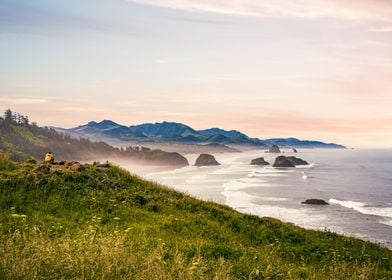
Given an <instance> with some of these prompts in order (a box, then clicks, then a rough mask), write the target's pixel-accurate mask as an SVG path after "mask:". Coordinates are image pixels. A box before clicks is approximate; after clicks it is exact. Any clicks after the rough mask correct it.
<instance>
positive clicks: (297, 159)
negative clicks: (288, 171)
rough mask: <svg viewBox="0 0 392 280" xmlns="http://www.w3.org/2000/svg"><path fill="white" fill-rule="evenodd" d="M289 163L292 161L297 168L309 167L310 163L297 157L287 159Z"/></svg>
mask: <svg viewBox="0 0 392 280" xmlns="http://www.w3.org/2000/svg"><path fill="white" fill-rule="evenodd" d="M286 158H287V159H288V160H289V161H291V163H292V164H294V165H295V166H297V165H309V163H308V162H307V161H305V160H303V159H300V158H297V157H286Z"/></svg>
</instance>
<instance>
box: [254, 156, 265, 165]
mask: <svg viewBox="0 0 392 280" xmlns="http://www.w3.org/2000/svg"><path fill="white" fill-rule="evenodd" d="M250 164H251V165H269V163H268V162H267V161H265V160H264V158H263V157H259V158H255V159H252V161H251V162H250Z"/></svg>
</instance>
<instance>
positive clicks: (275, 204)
mask: <svg viewBox="0 0 392 280" xmlns="http://www.w3.org/2000/svg"><path fill="white" fill-rule="evenodd" d="M286 155H291V153H286ZM293 155H294V154H293ZM215 156H216V158H217V160H218V161H219V162H220V163H221V165H220V166H214V167H194V166H189V167H185V168H181V169H177V170H171V171H163V172H153V173H146V172H139V173H141V174H142V175H143V176H144V177H146V178H148V179H152V180H154V181H157V182H160V183H163V184H165V185H168V186H171V187H173V188H175V189H177V190H180V191H183V192H187V193H189V194H191V195H193V196H195V197H198V198H202V199H206V200H213V201H216V202H219V203H224V204H227V205H229V206H231V207H233V208H235V209H237V210H238V211H240V212H244V213H251V214H256V215H259V216H270V217H275V218H278V219H281V220H283V221H286V222H291V223H294V224H297V225H299V226H302V227H306V228H313V229H329V230H332V231H335V232H338V233H344V234H346V235H350V236H356V237H359V238H362V239H366V240H371V241H375V242H380V243H382V244H384V245H385V246H387V247H390V248H392V150H301V151H300V153H297V154H295V156H297V157H300V158H302V159H305V160H307V161H308V162H310V163H311V164H310V165H309V166H305V167H297V168H287V169H277V168H273V167H271V166H267V167H258V166H251V165H249V163H250V161H251V159H254V158H256V157H259V156H264V157H265V159H266V160H267V161H269V162H270V163H273V161H274V158H275V157H276V155H274V154H267V153H264V152H262V151H253V152H245V153H234V154H233V153H232V154H216V155H215ZM195 157H196V155H190V156H188V159H189V161H190V163H193V162H194V159H195ZM309 198H319V199H324V200H325V201H327V202H329V204H330V205H328V206H316V205H304V204H301V202H302V201H304V200H305V199H309Z"/></svg>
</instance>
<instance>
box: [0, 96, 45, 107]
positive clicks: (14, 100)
mask: <svg viewBox="0 0 392 280" xmlns="http://www.w3.org/2000/svg"><path fill="white" fill-rule="evenodd" d="M0 102H3V103H7V104H10V105H33V104H42V103H46V102H48V100H46V99H41V98H31V97H0Z"/></svg>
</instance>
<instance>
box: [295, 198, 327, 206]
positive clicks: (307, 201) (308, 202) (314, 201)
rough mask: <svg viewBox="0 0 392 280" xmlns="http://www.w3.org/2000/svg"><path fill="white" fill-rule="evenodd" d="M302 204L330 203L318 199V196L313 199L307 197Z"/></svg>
mask: <svg viewBox="0 0 392 280" xmlns="http://www.w3.org/2000/svg"><path fill="white" fill-rule="evenodd" d="M301 203H302V204H312V205H329V203H328V202H326V201H325V200H323V199H316V198H312V199H307V200H305V201H302V202H301Z"/></svg>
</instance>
